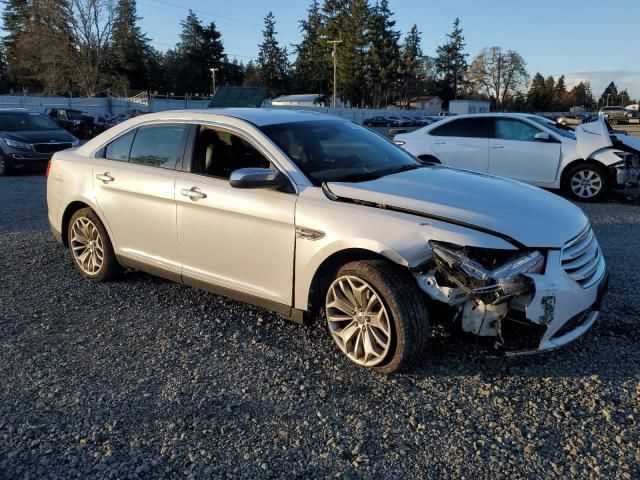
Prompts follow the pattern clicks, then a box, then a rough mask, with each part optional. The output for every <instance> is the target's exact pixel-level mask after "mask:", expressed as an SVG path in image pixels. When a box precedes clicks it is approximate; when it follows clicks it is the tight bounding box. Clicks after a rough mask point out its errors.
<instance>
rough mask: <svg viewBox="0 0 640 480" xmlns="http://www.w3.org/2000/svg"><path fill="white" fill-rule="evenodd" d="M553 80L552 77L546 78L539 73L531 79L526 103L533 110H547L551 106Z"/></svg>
mask: <svg viewBox="0 0 640 480" xmlns="http://www.w3.org/2000/svg"><path fill="white" fill-rule="evenodd" d="M554 86H555V82H554V80H553V77H548V78H547V79H546V80H545V78H544V77H543V76H542V74H540V72H538V73H536V74H535V75H534V77H533V80H532V81H531V85H530V87H529V93H528V94H527V103H528V104H529V108H530V109H531V110H532V111H534V112H548V111H549V110H551V108H552V106H553V98H554Z"/></svg>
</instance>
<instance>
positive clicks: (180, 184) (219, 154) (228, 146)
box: [175, 126, 297, 306]
mask: <svg viewBox="0 0 640 480" xmlns="http://www.w3.org/2000/svg"><path fill="white" fill-rule="evenodd" d="M194 128H197V129H198V132H197V134H196V139H195V143H194V146H193V154H192V157H193V159H192V163H191V165H192V167H191V171H190V172H179V173H178V177H177V181H176V188H175V191H176V201H177V207H178V212H177V222H178V243H179V245H180V254H181V257H182V261H183V279H184V282H185V283H187V284H191V285H196V286H206V285H203V283H204V284H209V285H213V286H214V287H219V288H218V290H221V292H222V293H225V292H224V290H225V289H229V290H231V291H233V292H234V293H236V294H237V293H241V294H245V295H247V296H248V297H247V300H248V301H252V300H253V301H254V303H262V302H260V301H257V302H256V301H255V300H260V299H264V300H267V301H269V302H274V303H277V304H282V305H288V306H290V305H292V292H293V259H294V243H295V223H294V215H295V205H296V200H297V195H296V194H295V193H291V192H285V191H274V190H263V189H255V190H253V189H238V188H234V187H232V186H231V185H230V184H229V176H230V174H231V172H232V171H234V170H237V169H239V168H248V167H257V168H270V167H271V164H270V162H269V160H268V159H267V158H266V157H265V156H264V155H263V154H262V153H261V152H260V151H259V150H258V149H257V148H256V146H254V145H253V144H252V143H250V142H249V141H247V140H246V139H245V138H243V137H242V136H240V135H238V134H236V133H232V132H230V131H227V130H223V129H215V128H211V127H206V126H199V127H194ZM214 290H215V288H214Z"/></svg>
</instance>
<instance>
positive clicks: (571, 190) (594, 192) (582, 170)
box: [564, 163, 607, 202]
mask: <svg viewBox="0 0 640 480" xmlns="http://www.w3.org/2000/svg"><path fill="white" fill-rule="evenodd" d="M564 190H565V192H566V193H567V194H569V195H570V196H571V198H573V199H574V200H581V201H586V202H595V201H598V200H600V199H601V198H602V196H603V195H604V194H605V193H606V191H607V172H606V170H605V169H604V168H603V167H602V166H600V165H598V164H597V163H581V164H579V165H576V166H574V167H573V168H571V170H570V171H569V173H567V176H566V180H565V182H564Z"/></svg>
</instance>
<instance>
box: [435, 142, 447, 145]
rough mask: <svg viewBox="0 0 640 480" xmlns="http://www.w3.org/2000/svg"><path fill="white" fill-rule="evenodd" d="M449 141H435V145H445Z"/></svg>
mask: <svg viewBox="0 0 640 480" xmlns="http://www.w3.org/2000/svg"><path fill="white" fill-rule="evenodd" d="M445 143H447V142H433V144H434V145H444V144H445Z"/></svg>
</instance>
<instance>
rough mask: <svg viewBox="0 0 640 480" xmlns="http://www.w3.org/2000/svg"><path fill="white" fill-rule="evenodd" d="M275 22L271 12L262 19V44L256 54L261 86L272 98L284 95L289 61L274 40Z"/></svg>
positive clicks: (285, 53)
mask: <svg viewBox="0 0 640 480" xmlns="http://www.w3.org/2000/svg"><path fill="white" fill-rule="evenodd" d="M277 33H278V32H276V20H275V18H274V16H273V13H272V12H269V13H268V14H267V16H266V17H265V18H264V30H263V31H262V36H263V39H262V43H261V44H260V51H259V52H258V61H257V67H258V72H259V75H260V82H261V84H262V86H264V87H266V88H267V89H268V90H269V94H270V95H271V97H272V98H275V97H277V96H278V95H281V94H282V93H284V92H285V91H286V90H287V88H288V83H289V60H288V58H287V50H286V48H282V47H280V44H279V43H278V40H277V38H276V34H277Z"/></svg>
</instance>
